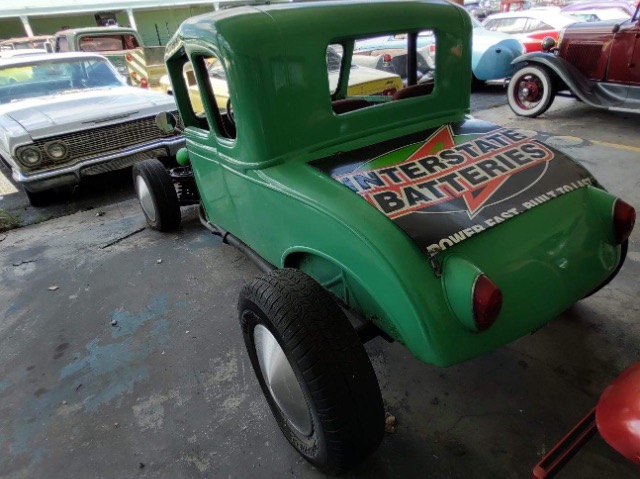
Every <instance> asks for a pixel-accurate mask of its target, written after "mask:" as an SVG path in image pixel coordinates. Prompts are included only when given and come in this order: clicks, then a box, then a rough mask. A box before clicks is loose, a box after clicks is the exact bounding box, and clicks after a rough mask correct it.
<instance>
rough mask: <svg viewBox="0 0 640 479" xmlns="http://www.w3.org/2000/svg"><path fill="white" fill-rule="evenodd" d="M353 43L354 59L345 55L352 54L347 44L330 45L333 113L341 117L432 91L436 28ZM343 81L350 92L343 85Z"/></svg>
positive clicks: (359, 40) (434, 70)
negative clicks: (434, 29) (346, 46)
mask: <svg viewBox="0 0 640 479" xmlns="http://www.w3.org/2000/svg"><path fill="white" fill-rule="evenodd" d="M352 41H353V55H352V56H351V58H345V57H344V56H345V55H348V54H349V52H350V51H351V49H350V48H345V45H347V43H344V44H331V45H329V46H328V47H327V52H326V55H327V72H328V78H329V93H330V95H331V100H332V107H333V111H334V113H336V114H338V115H340V114H343V113H348V112H351V111H354V110H359V109H362V108H367V107H372V106H376V105H380V104H384V103H388V102H392V101H398V100H404V99H407V98H413V97H417V96H425V95H430V94H431V93H432V92H433V89H434V85H435V74H436V73H435V72H436V68H435V51H436V35H435V33H434V32H433V30H423V31H420V32H390V33H389V34H387V35H383V36H377V37H373V38H355V39H354V40H352ZM345 52H347V53H346V54H345ZM349 60H350V61H349ZM347 65H349V67H348V68H347ZM345 82H347V85H346V89H345V88H344V86H343V85H342V84H343V83H345ZM345 91H346V94H345Z"/></svg>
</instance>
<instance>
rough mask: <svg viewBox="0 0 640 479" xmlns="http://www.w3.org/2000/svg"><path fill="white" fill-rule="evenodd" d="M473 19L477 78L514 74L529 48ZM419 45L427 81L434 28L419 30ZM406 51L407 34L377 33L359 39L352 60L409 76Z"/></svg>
mask: <svg viewBox="0 0 640 479" xmlns="http://www.w3.org/2000/svg"><path fill="white" fill-rule="evenodd" d="M471 22H472V24H473V36H472V52H471V69H472V71H473V80H474V82H476V83H477V82H485V81H487V80H498V79H501V78H507V77H510V76H511V75H512V74H513V72H514V70H513V65H512V64H511V62H512V60H513V59H514V58H517V57H518V56H520V55H522V54H523V53H524V51H525V49H524V46H523V45H522V43H521V42H520V41H519V40H517V39H516V38H514V37H513V36H511V35H507V34H505V33H500V32H493V31H490V30H487V29H486V28H484V27H483V26H482V25H481V24H480V22H478V21H477V20H476V19H475V18H473V17H471ZM417 47H418V62H417V66H418V72H417V76H418V80H419V81H423V82H424V81H427V80H430V79H431V78H432V74H430V73H432V70H433V68H434V63H435V62H434V61H433V55H434V54H435V37H434V35H433V32H431V31H428V30H425V31H422V32H419V33H418V36H417ZM406 51H407V38H406V34H400V35H391V36H383V37H374V38H369V39H366V40H361V41H358V42H356V45H355V48H354V56H353V59H352V61H353V63H355V64H358V65H360V66H367V67H372V68H378V69H379V70H385V71H389V72H391V73H397V74H398V75H400V76H401V77H402V78H403V79H406V77H407V72H406V64H407V62H406Z"/></svg>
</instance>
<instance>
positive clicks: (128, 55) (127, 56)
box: [124, 53, 133, 62]
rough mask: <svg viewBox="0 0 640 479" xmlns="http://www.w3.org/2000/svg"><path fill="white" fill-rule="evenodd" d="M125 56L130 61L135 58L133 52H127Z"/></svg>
mask: <svg viewBox="0 0 640 479" xmlns="http://www.w3.org/2000/svg"><path fill="white" fill-rule="evenodd" d="M124 58H125V59H126V60H127V61H128V62H130V61H131V60H133V57H132V56H131V53H127V54H126V55H125V56H124Z"/></svg>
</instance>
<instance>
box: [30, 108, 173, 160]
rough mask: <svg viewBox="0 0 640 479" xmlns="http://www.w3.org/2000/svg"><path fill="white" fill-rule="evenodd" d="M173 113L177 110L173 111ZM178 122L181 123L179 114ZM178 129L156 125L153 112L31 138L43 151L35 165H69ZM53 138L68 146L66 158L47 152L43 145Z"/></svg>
mask: <svg viewBox="0 0 640 479" xmlns="http://www.w3.org/2000/svg"><path fill="white" fill-rule="evenodd" d="M174 114H175V115H177V113H175V112H174ZM178 123H179V125H181V124H182V122H181V121H180V119H179V118H178ZM177 134H178V133H176V132H173V133H164V132H162V131H161V130H160V129H159V128H158V127H157V126H156V121H155V116H153V117H147V118H140V119H137V120H132V121H126V122H123V123H118V124H116V125H109V126H100V127H97V128H91V129H87V130H84V131H76V132H74V133H67V134H65V135H59V136H55V137H49V138H40V139H38V140H35V141H34V146H35V147H36V148H38V149H39V150H40V153H41V154H42V163H40V164H39V165H38V167H37V169H41V168H43V167H47V166H52V165H63V164H64V165H70V164H73V163H77V162H78V161H81V160H85V159H89V158H93V157H95V156H98V155H103V154H108V153H113V152H117V151H118V150H121V149H124V148H130V147H132V146H137V145H144V144H146V143H149V142H151V141H155V140H160V139H163V138H171V137H173V136H176V135H177ZM52 141H60V142H63V143H64V144H65V145H66V146H67V148H68V154H67V157H66V159H64V160H62V161H54V160H53V159H52V158H50V157H49V156H48V155H47V150H46V145H48V144H49V143H51V142H52Z"/></svg>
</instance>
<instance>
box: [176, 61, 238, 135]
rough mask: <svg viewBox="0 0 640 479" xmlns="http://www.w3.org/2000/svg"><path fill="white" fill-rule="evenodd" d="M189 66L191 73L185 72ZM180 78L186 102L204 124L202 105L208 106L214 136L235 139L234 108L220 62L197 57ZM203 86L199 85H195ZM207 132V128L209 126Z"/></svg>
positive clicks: (186, 70) (187, 70) (204, 116)
mask: <svg viewBox="0 0 640 479" xmlns="http://www.w3.org/2000/svg"><path fill="white" fill-rule="evenodd" d="M187 65H189V66H190V71H189V69H188V68H187ZM183 76H184V78H185V81H186V82H187V85H188V90H189V100H190V101H191V106H192V109H193V111H194V113H195V114H196V116H197V117H199V118H202V119H203V120H204V121H206V115H205V108H204V102H206V103H207V104H208V105H210V111H211V115H212V117H213V121H214V124H215V127H214V131H215V133H216V134H217V135H218V136H219V137H222V138H228V139H232V140H233V139H235V138H236V134H237V132H236V124H235V117H234V115H233V104H232V101H231V95H230V92H229V86H228V83H227V76H226V72H225V70H224V67H223V65H222V61H221V60H220V59H219V58H217V57H215V56H202V55H198V56H195V57H194V58H193V63H192V64H189V63H188V64H185V70H184V71H183ZM199 81H200V82H201V83H202V84H200V85H199V84H198V82H199ZM207 126H208V128H207V129H208V130H210V129H211V128H210V127H209V125H208V123H207Z"/></svg>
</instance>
